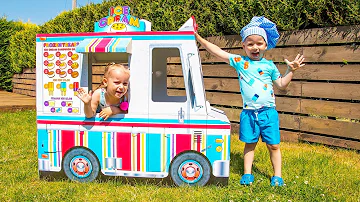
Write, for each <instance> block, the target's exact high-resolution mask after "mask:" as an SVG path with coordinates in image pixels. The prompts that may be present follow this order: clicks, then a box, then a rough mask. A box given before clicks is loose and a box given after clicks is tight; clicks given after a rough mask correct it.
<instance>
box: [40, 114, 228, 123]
mask: <svg viewBox="0 0 360 202" xmlns="http://www.w3.org/2000/svg"><path fill="white" fill-rule="evenodd" d="M37 120H52V121H96V122H104V121H103V120H102V119H101V118H97V117H96V118H90V119H88V118H85V117H75V116H73V117H71V116H37ZM106 122H114V123H149V124H154V123H162V124H176V123H179V121H178V120H177V119H146V118H109V119H108V120H107V121H106ZM185 124H228V123H227V122H224V121H220V120H186V121H185Z"/></svg>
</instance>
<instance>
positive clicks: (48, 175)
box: [40, 171, 228, 187]
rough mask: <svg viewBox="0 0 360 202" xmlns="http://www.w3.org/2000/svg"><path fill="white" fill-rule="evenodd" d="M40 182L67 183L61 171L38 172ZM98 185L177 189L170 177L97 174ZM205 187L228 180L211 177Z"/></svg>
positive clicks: (225, 184)
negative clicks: (148, 186) (117, 184)
mask: <svg viewBox="0 0 360 202" xmlns="http://www.w3.org/2000/svg"><path fill="white" fill-rule="evenodd" d="M40 180H44V181H48V182H58V181H69V182H71V180H70V179H68V178H67V177H66V175H65V173H64V172H63V171H60V172H46V171H41V172H40ZM94 182H98V183H108V182H112V183H119V185H130V186H138V185H154V186H162V187H177V186H176V185H175V184H174V182H173V181H172V179H171V177H170V175H169V176H167V177H165V178H142V177H119V176H105V175H103V174H102V173H100V174H99V176H98V178H97V179H96V180H95V181H94ZM207 185H216V186H221V187H223V186H227V185H228V178H219V177H218V178H215V177H214V176H211V177H210V179H209V182H208V183H207Z"/></svg>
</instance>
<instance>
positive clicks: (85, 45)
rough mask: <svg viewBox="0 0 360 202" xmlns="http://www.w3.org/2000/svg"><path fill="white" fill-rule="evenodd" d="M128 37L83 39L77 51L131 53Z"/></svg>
mask: <svg viewBox="0 0 360 202" xmlns="http://www.w3.org/2000/svg"><path fill="white" fill-rule="evenodd" d="M130 43H131V39H130V38H91V39H84V40H83V41H82V42H80V44H79V45H78V46H76V52H78V53H106V52H118V53H119V52H120V53H131V44H130Z"/></svg>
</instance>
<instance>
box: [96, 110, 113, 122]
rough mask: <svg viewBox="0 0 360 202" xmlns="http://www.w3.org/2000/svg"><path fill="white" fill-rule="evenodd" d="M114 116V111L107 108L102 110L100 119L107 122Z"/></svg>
mask: <svg viewBox="0 0 360 202" xmlns="http://www.w3.org/2000/svg"><path fill="white" fill-rule="evenodd" d="M111 115H112V111H111V108H110V107H106V108H104V109H103V110H101V112H100V113H99V117H100V118H103V119H104V121H106V119H108V118H109V117H110V116H111Z"/></svg>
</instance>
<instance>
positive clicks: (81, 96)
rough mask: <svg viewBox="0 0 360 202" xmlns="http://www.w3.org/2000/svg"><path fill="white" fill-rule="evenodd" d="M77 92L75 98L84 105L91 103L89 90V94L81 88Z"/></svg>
mask: <svg viewBox="0 0 360 202" xmlns="http://www.w3.org/2000/svg"><path fill="white" fill-rule="evenodd" d="M77 92H78V94H77V95H76V97H78V98H79V99H80V100H82V101H83V102H84V104H89V103H91V99H92V94H93V93H92V91H91V90H90V91H89V93H87V92H86V91H85V90H84V89H83V88H79V90H78V91H77Z"/></svg>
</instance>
